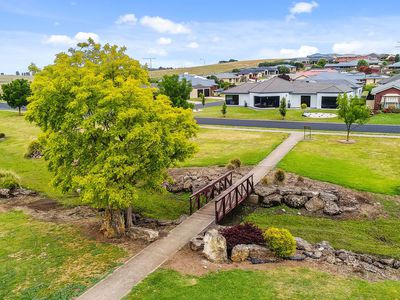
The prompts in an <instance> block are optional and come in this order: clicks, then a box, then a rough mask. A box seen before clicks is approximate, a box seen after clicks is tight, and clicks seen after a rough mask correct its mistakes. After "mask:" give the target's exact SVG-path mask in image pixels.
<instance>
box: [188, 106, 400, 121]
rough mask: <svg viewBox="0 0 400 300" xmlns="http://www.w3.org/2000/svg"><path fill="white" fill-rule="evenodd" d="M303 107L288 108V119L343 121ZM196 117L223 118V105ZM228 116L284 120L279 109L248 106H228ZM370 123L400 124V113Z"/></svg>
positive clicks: (210, 108)
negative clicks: (315, 115)
mask: <svg viewBox="0 0 400 300" xmlns="http://www.w3.org/2000/svg"><path fill="white" fill-rule="evenodd" d="M307 112H324V113H336V110H332V109H325V110H324V109H307ZM302 114H303V110H301V109H288V110H287V115H286V118H285V120H286V121H306V122H334V123H342V122H343V121H342V120H340V119H339V118H337V117H336V118H326V119H310V118H305V117H303V116H302ZM194 115H195V117H209V118H222V114H221V107H219V106H214V107H206V108H204V109H202V111H200V112H196V113H194ZM226 118H230V119H253V120H282V117H281V115H280V114H279V110H278V109H260V110H256V109H251V108H246V107H234V106H228V108H227V114H226ZM369 123H370V124H391V125H400V114H379V115H375V116H373V117H371V119H370V121H369Z"/></svg>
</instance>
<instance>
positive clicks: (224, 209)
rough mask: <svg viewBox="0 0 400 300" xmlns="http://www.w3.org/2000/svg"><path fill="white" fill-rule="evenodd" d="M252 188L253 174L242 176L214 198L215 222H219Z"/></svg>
mask: <svg viewBox="0 0 400 300" xmlns="http://www.w3.org/2000/svg"><path fill="white" fill-rule="evenodd" d="M253 190H254V183H253V174H249V175H247V176H245V177H243V178H242V179H241V180H239V181H237V182H235V184H234V185H233V186H231V187H230V188H229V189H227V190H226V191H225V192H223V193H222V194H221V195H219V196H218V197H217V198H216V199H215V222H216V223H219V222H220V221H221V220H222V219H223V218H224V217H225V216H226V215H227V214H228V213H229V212H230V211H232V210H233V209H234V208H235V207H237V206H238V205H239V204H240V203H242V202H243V201H244V200H245V199H246V198H247V197H248V196H249V195H250V194H251V193H252V192H253Z"/></svg>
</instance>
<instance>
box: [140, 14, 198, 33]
mask: <svg viewBox="0 0 400 300" xmlns="http://www.w3.org/2000/svg"><path fill="white" fill-rule="evenodd" d="M140 23H141V24H142V25H143V26H146V27H149V28H151V29H153V30H155V31H157V32H160V33H169V34H188V33H190V32H191V30H190V28H188V27H186V26H185V25H183V24H180V23H175V22H173V21H171V20H168V19H164V18H161V17H149V16H144V17H143V18H141V19H140Z"/></svg>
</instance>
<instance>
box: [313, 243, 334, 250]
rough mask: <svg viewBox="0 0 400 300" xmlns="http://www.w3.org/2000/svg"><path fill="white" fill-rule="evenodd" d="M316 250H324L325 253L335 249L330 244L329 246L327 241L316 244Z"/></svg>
mask: <svg viewBox="0 0 400 300" xmlns="http://www.w3.org/2000/svg"><path fill="white" fill-rule="evenodd" d="M315 246H316V247H317V248H318V249H321V251H322V250H325V251H330V252H332V251H334V250H335V249H334V248H333V247H332V246H331V244H329V242H327V241H322V242H321V243H317V244H316V245H315Z"/></svg>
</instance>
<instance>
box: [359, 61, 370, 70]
mask: <svg viewBox="0 0 400 300" xmlns="http://www.w3.org/2000/svg"><path fill="white" fill-rule="evenodd" d="M361 67H369V63H368V62H367V61H366V60H365V59H360V60H359V61H358V62H357V69H358V70H359V69H360V68H361Z"/></svg>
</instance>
